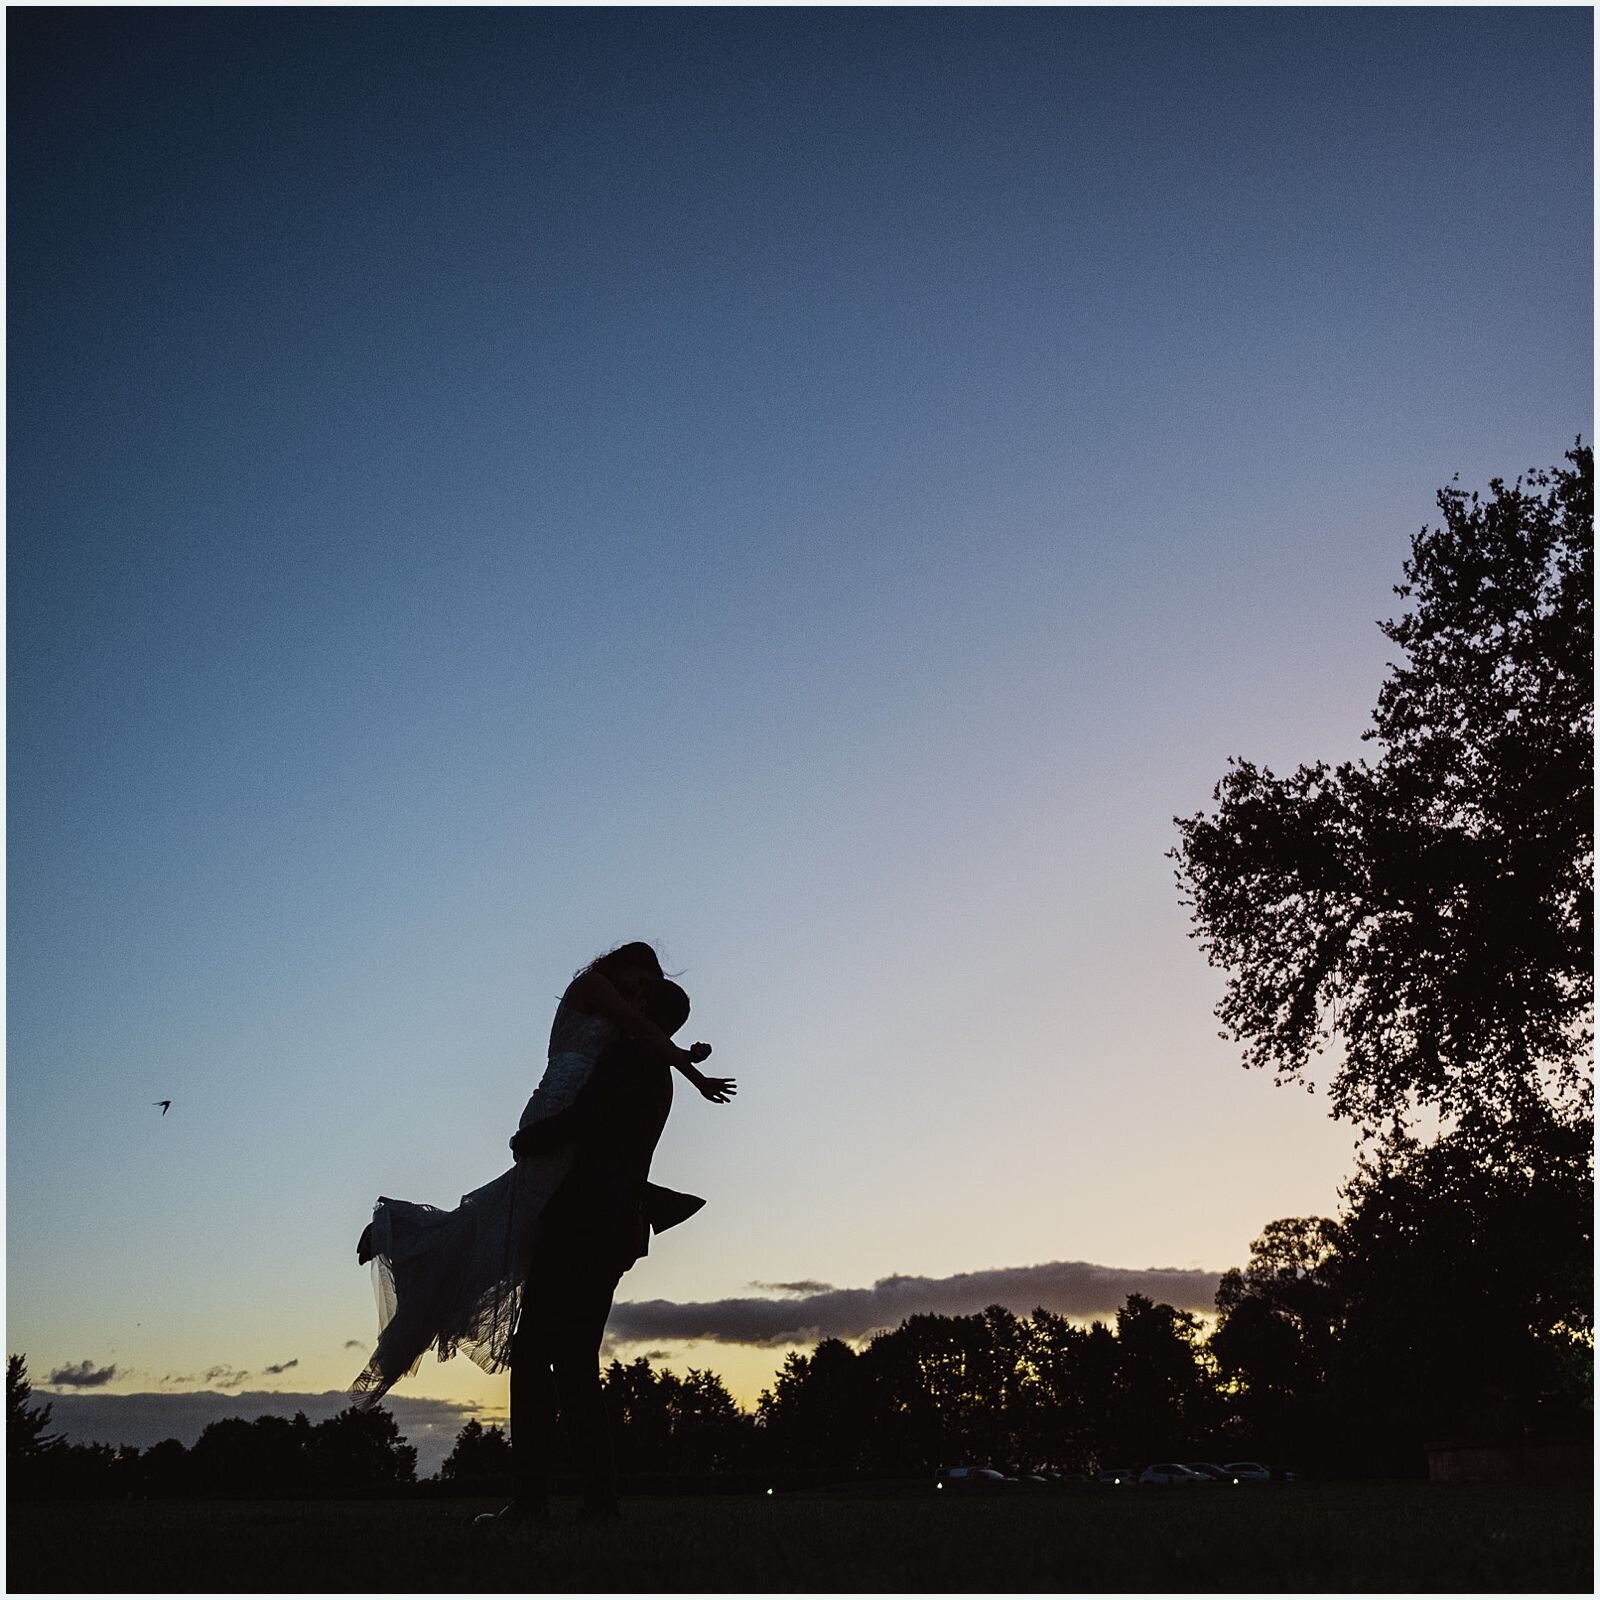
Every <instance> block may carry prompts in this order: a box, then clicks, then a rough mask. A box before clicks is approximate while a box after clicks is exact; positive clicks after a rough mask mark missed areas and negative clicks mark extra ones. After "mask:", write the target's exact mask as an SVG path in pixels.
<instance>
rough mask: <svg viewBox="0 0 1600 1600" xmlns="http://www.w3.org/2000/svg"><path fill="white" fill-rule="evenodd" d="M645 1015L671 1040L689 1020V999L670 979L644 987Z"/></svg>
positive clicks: (658, 980) (652, 982) (660, 979)
mask: <svg viewBox="0 0 1600 1600" xmlns="http://www.w3.org/2000/svg"><path fill="white" fill-rule="evenodd" d="M643 998H644V1014H645V1015H646V1016H647V1017H649V1019H650V1020H651V1021H652V1022H653V1023H655V1025H656V1026H657V1027H658V1028H659V1029H660V1030H661V1031H662V1032H663V1033H664V1034H666V1036H667V1037H668V1038H669V1039H670V1038H671V1037H672V1036H673V1034H675V1033H676V1032H677V1031H678V1029H679V1028H681V1027H682V1026H683V1025H684V1023H686V1022H687V1021H688V1020H689V997H688V995H686V994H685V993H684V992H683V990H682V989H680V988H679V987H678V986H677V984H675V983H674V982H673V981H672V980H671V979H670V978H656V979H653V980H652V981H651V982H649V983H647V984H646V985H645V987H644V997H643Z"/></svg>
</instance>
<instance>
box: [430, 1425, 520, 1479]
mask: <svg viewBox="0 0 1600 1600" xmlns="http://www.w3.org/2000/svg"><path fill="white" fill-rule="evenodd" d="M439 1476H440V1477H441V1478H443V1479H445V1480H446V1481H450V1480H465V1479H469V1478H494V1479H502V1478H509V1477H510V1476H511V1441H510V1440H509V1439H508V1438H507V1437H506V1434H505V1430H504V1429H503V1428H486V1427H484V1425H483V1424H482V1423H481V1422H479V1421H478V1419H477V1418H476V1417H471V1418H469V1419H468V1421H467V1423H466V1425H465V1426H464V1427H463V1428H462V1430H461V1432H460V1433H458V1434H457V1435H456V1442H455V1444H454V1445H453V1446H452V1447H451V1450H450V1454H449V1455H447V1456H446V1457H445V1458H444V1461H443V1463H442V1464H441V1466H440V1468H439Z"/></svg>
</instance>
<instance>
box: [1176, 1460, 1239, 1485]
mask: <svg viewBox="0 0 1600 1600" xmlns="http://www.w3.org/2000/svg"><path fill="white" fill-rule="evenodd" d="M1184 1466H1186V1467H1187V1468H1188V1469H1189V1470H1190V1471H1191V1472H1198V1473H1199V1474H1200V1475H1201V1476H1202V1477H1204V1478H1206V1479H1208V1480H1209V1481H1210V1482H1212V1483H1235V1482H1237V1481H1238V1480H1237V1479H1236V1478H1235V1477H1234V1475H1233V1474H1232V1473H1231V1472H1229V1471H1228V1469H1227V1468H1226V1467H1219V1466H1218V1465H1217V1464H1216V1462H1215V1461H1185V1462H1184Z"/></svg>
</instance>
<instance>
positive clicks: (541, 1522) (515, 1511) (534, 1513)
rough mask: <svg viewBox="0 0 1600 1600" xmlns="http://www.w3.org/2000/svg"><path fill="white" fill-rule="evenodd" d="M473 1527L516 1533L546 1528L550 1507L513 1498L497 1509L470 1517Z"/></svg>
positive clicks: (548, 1522) (548, 1523)
mask: <svg viewBox="0 0 1600 1600" xmlns="http://www.w3.org/2000/svg"><path fill="white" fill-rule="evenodd" d="M472 1525H473V1527H475V1528H482V1529H485V1530H487V1531H490V1532H499V1533H516V1532H521V1531H522V1530H523V1529H527V1528H547V1527H549V1525H550V1508H549V1507H548V1506H543V1505H538V1504H534V1503H531V1502H523V1501H520V1500H513V1501H512V1502H511V1504H510V1505H508V1506H501V1508H500V1509H499V1510H498V1511H485V1512H483V1513H482V1514H481V1515H479V1516H476V1517H474V1518H473V1519H472Z"/></svg>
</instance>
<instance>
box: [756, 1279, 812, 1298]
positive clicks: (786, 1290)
mask: <svg viewBox="0 0 1600 1600" xmlns="http://www.w3.org/2000/svg"><path fill="white" fill-rule="evenodd" d="M750 1287H751V1288H752V1289H763V1290H765V1291H766V1292H767V1293H768V1294H830V1293H832V1291H833V1285H832V1284H831V1283H818V1282H817V1280H816V1279H815V1278H802V1279H801V1280H800V1281H799V1282H798V1283H752V1284H751V1285H750Z"/></svg>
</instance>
